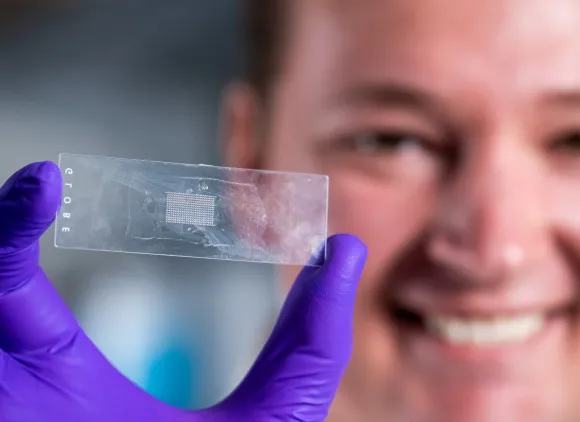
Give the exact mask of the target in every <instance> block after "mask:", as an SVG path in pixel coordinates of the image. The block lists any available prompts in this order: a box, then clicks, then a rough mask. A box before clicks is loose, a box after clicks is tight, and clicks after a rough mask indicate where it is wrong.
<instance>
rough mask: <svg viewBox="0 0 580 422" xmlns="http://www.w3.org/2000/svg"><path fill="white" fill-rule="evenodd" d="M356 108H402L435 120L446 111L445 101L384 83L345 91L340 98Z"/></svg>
mask: <svg viewBox="0 0 580 422" xmlns="http://www.w3.org/2000/svg"><path fill="white" fill-rule="evenodd" d="M339 100H340V101H345V102H346V103H347V104H349V105H350V106H355V107H380V108H392V107H402V108H407V109H411V110H417V111H421V112H423V113H425V114H429V115H431V117H434V118H441V117H442V115H443V114H444V111H445V108H446V107H445V100H444V99H443V98H441V97H440V96H437V95H433V94H430V93H427V92H425V91H423V90H422V89H420V88H417V87H414V86H412V85H404V84H395V83H383V84H372V83H367V84H361V85H356V86H353V87H351V88H349V89H347V90H345V91H344V92H343V93H342V95H341V96H340V97H339Z"/></svg>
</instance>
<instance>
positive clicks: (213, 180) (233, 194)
mask: <svg viewBox="0 0 580 422" xmlns="http://www.w3.org/2000/svg"><path fill="white" fill-rule="evenodd" d="M59 166H60V168H61V170H62V172H63V179H64V192H63V200H62V206H61V209H60V211H59V213H58V215H57V219H56V230H55V246H56V247H58V248H65V249H83V250H94V251H109V252H123V253H137V254H150V255H168V256H180V257H191V258H207V259H222V260H233V261H249V262H260V263H270V264H283V265H301V266H302V265H310V266H312V265H316V263H315V262H314V261H313V260H312V257H313V256H315V255H316V253H317V251H319V250H320V248H323V247H324V246H325V242H326V237H327V218H328V185H329V181H328V177H327V176H324V175H313V174H301V173H285V172H274V171H263V170H249V169H237V168H227V167H216V166H209V165H201V164H199V165H191V164H176V163H163V162H155V161H144V160H131V159H122V158H109V157H96V156H84V155H74V154H61V155H60V157H59Z"/></svg>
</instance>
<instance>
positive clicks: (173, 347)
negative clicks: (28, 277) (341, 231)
mask: <svg viewBox="0 0 580 422" xmlns="http://www.w3.org/2000/svg"><path fill="white" fill-rule="evenodd" d="M238 15H239V2H237V1H235V0H212V1H202V0H164V1H163V2H160V1H154V0H140V1H131V0H100V1H99V0H76V1H75V0H69V1H57V0H50V1H47V0H44V1H38V2H37V3H35V2H34V1H24V0H14V1H3V2H2V5H1V6H0V75H1V76H0V128H1V138H0V179H2V181H4V180H5V179H7V178H8V177H9V176H10V175H11V174H12V173H13V172H14V171H16V170H17V169H18V168H20V167H22V166H24V165H26V164H28V163H29V162H33V161H44V160H52V161H55V162H56V161H57V160H58V155H59V153H62V152H68V153H79V154H89V155H104V156H113V157H123V158H138V159H147V160H159V161H169V162H179V163H205V164H218V165H219V164H220V145H219V142H218V140H219V124H218V117H219V107H220V94H221V91H222V89H223V88H224V86H225V85H226V84H227V82H228V81H229V80H231V78H232V77H234V76H236V75H238V74H239V72H240V71H241V59H242V54H241V50H240V48H241V45H240V41H241V37H240V27H239V25H240V23H239V21H238ZM53 237H54V228H51V229H50V230H49V231H48V232H47V233H46V235H45V236H44V237H43V239H42V265H43V267H44V269H45V271H46V272H47V274H48V275H49V276H50V278H51V279H52V280H53V282H54V284H55V285H56V287H57V289H58V290H59V292H60V293H61V294H62V296H63V297H64V299H65V301H66V302H67V303H68V304H69V306H70V307H71V309H72V310H73V312H74V313H75V315H76V316H77V317H78V319H79V321H80V323H81V325H82V327H83V328H84V329H85V331H86V332H87V333H88V335H89V336H90V337H91V338H92V339H93V340H94V342H95V343H96V344H97V345H98V346H99V348H100V349H101V350H102V351H103V353H104V354H105V355H106V356H107V357H108V358H109V359H110V360H111V362H112V363H113V364H114V365H115V366H116V367H117V368H118V369H119V370H120V371H121V372H122V373H123V374H125V375H126V376H127V377H128V378H129V379H131V380H132V381H134V382H135V383H136V384H138V385H139V386H141V387H143V388H144V389H145V390H147V391H148V392H150V393H151V394H153V395H155V396H156V397H158V398H160V399H161V400H163V401H165V402H167V403H170V404H172V405H175V406H179V407H183V408H199V407H203V406H206V405H210V404H212V403H214V402H216V401H218V400H220V399H221V398H223V397H224V396H225V395H226V394H227V393H228V392H229V391H230V390H231V389H232V388H233V387H235V385H236V383H237V382H238V381H239V380H240V379H241V378H242V377H243V375H244V374H245V372H246V371H247V369H248V368H249V365H250V364H251V362H252V359H253V358H254V357H255V356H256V354H257V352H258V349H259V345H260V344H261V342H262V341H263V337H264V335H266V334H267V330H268V328H269V327H268V321H271V320H272V319H273V317H274V315H275V311H276V309H277V306H278V304H277V303H276V299H275V298H276V286H275V283H274V278H273V268H272V267H271V266H268V265H260V264H248V263H239V262H226V261H210V260H202V259H180V258H169V257H159V256H140V255H127V254H113V253H99V252H83V251H71V250H61V249H55V248H54V246H53V243H54V239H53Z"/></svg>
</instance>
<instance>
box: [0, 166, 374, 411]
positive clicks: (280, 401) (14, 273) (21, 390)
mask: <svg viewBox="0 0 580 422" xmlns="http://www.w3.org/2000/svg"><path fill="white" fill-rule="evenodd" d="M61 191H62V179H61V175H60V170H59V169H58V167H57V166H55V165H54V164H52V163H37V164H31V165H29V166H27V167H25V168H24V169H22V170H20V171H19V172H17V173H16V174H15V175H14V176H12V177H11V178H10V179H9V180H8V182H7V183H6V184H5V185H4V186H3V187H2V188H1V189H0V422H57V421H58V422H105V421H106V422H125V421H139V422H157V421H159V422H222V421H223V422H225V421H228V422H237V421H240V422H241V421H243V422H249V421H257V422H274V421H302V422H306V421H308V422H311V421H312V422H322V421H323V420H324V419H325V417H326V415H327V412H328V408H329V406H330V404H331V402H332V400H333V398H334V395H335V393H336V390H337V387H338V384H339V381H340V378H341V376H342V374H343V371H344V369H345V367H346V365H347V362H348V360H349V357H350V352H351V346H352V317H353V307H354V299H355V290H356V287H357V283H358V280H359V277H360V275H361V272H362V270H363V266H364V263H365V260H366V254H367V251H366V247H365V246H364V245H363V244H362V243H361V242H360V241H359V240H358V239H356V238H355V237H352V236H349V235H339V236H334V237H332V238H331V239H330V240H329V242H328V259H327V262H326V263H324V266H323V267H321V268H318V269H317V268H313V267H307V268H305V269H304V270H303V271H302V273H301V274H300V276H299V277H298V279H297V280H296V283H295V285H294V287H293V288H292V290H291V292H290V295H289V297H288V299H287V300H286V304H285V305H284V307H283V309H282V313H281V315H280V318H279V320H278V322H277V324H276V326H275V328H274V330H273V333H272V335H271V337H270V339H269V340H268V342H267V344H266V346H265V347H264V349H263V350H262V352H261V354H260V356H259V357H258V359H257V361H256V363H255V364H254V366H253V367H252V369H251V370H250V371H249V373H248V375H247V376H246V378H245V379H244V381H243V382H242V384H241V385H240V386H239V387H238V388H237V389H236V390H235V391H234V392H233V393H232V394H231V395H230V396H229V397H228V398H226V399H225V400H224V401H223V402H222V403H220V404H218V405H216V406H215V407H213V408H210V409H206V410H201V411H195V412H190V411H185V410H180V409H174V408H172V407H169V406H167V405H165V404H163V403H161V402H159V401H158V400H156V399H154V398H152V397H150V396H149V395H147V394H146V393H145V392H143V391H142V390H140V389H139V388H138V387H137V386H135V385H134V384H133V383H131V382H130V381H129V380H127V379H126V378H125V377H124V376H123V375H121V374H120V373H119V372H118V371H117V370H115V369H114V368H113V366H112V365H111V364H110V363H109V362H108V361H107V360H106V359H105V358H104V356H103V355H102V354H101V353H100V352H99V351H98V350H97V348H96V347H95V346H94V345H93V343H92V342H91V341H90V339H89V338H88V337H87V336H86V334H85V333H84V332H83V331H82V330H81V328H80V327H79V324H78V323H77V321H76V320H75V318H74V317H73V315H72V313H71V312H70V311H69V310H68V309H67V307H66V305H65V303H64V302H63V300H62V299H61V298H60V297H59V295H58V294H57V292H56V290H55V289H54V287H53V286H52V284H51V283H50V281H49V280H48V278H47V277H46V276H45V274H44V273H43V271H42V269H41V268H40V267H39V264H38V258H39V245H38V239H39V238H40V236H41V235H42V234H43V233H44V231H45V230H46V229H47V228H48V227H49V226H50V225H51V224H52V222H53V220H54V217H55V214H56V212H57V209H58V207H59V204H60V200H61Z"/></svg>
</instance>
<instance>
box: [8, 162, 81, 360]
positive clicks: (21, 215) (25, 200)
mask: <svg viewBox="0 0 580 422" xmlns="http://www.w3.org/2000/svg"><path fill="white" fill-rule="evenodd" d="M61 193H62V178H61V173H60V169H59V168H58V167H57V166H56V165H55V164H53V163H50V162H44V163H34V164H30V165H28V166H26V167H24V168H23V169H21V170H20V171H18V172H17V173H15V174H14V175H13V176H12V177H11V178H10V179H9V180H8V181H7V182H6V183H5V184H4V185H3V186H2V187H1V188H0V222H1V224H0V349H3V350H4V351H6V352H25V351H30V350H35V349H38V348H42V347H51V346H54V345H55V344H54V343H55V342H57V341H63V340H64V341H67V340H68V337H66V334H67V333H69V332H74V330H76V329H77V327H78V325H77V324H76V323H75V321H74V318H73V316H72V314H71V313H70V311H68V309H67V308H66V306H65V305H64V303H63V301H62V299H60V297H59V295H58V293H57V292H56V290H55V289H54V287H53V286H52V284H51V283H50V281H49V280H48V279H47V278H46V276H45V275H44V273H43V271H42V270H41V268H40V266H39V243H38V240H39V238H40V237H41V236H42V234H43V233H44V232H45V231H46V229H47V228H48V227H49V226H50V225H51V224H52V222H53V221H54V219H55V216H56V213H57V211H58V208H59V205H60V201H61Z"/></svg>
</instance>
